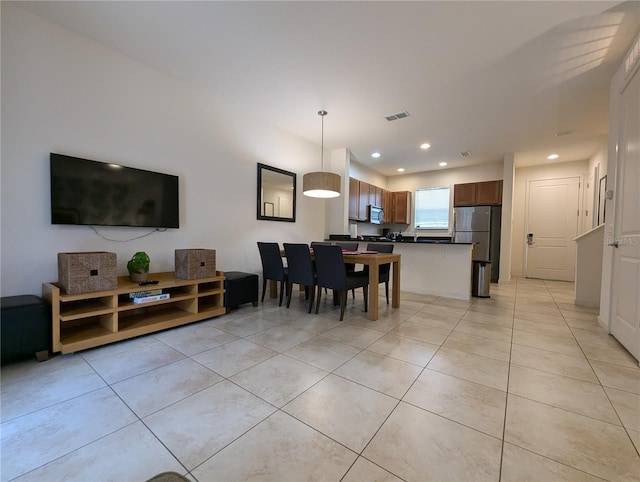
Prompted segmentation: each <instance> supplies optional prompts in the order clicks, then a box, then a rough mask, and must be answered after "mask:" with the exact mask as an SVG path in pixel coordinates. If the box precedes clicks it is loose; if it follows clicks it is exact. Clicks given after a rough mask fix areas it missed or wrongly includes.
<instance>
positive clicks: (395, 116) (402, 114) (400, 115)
mask: <svg viewBox="0 0 640 482" xmlns="http://www.w3.org/2000/svg"><path fill="white" fill-rule="evenodd" d="M410 115H411V114H409V113H408V112H407V111H406V110H405V111H404V112H400V113H398V114H393V115H388V116H386V117H385V119H387V120H388V121H389V122H391V121H394V120H398V119H404V118H405V117H409V116H410Z"/></svg>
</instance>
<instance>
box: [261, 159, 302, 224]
mask: <svg viewBox="0 0 640 482" xmlns="http://www.w3.org/2000/svg"><path fill="white" fill-rule="evenodd" d="M257 198H258V205H257V209H258V210H257V215H258V219H264V220H267V221H287V222H290V223H294V222H295V221H296V174H295V173H294V172H289V171H285V170H283V169H278V168H277V167H271V166H267V165H266V164H260V163H258V196H257Z"/></svg>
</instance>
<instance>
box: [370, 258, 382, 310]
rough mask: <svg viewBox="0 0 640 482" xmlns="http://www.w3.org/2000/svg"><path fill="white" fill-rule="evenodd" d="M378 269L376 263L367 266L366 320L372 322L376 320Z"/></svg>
mask: <svg viewBox="0 0 640 482" xmlns="http://www.w3.org/2000/svg"><path fill="white" fill-rule="evenodd" d="M379 277H380V269H379V265H378V263H373V264H371V265H369V306H368V308H367V318H369V319H370V320H372V321H375V320H377V319H378V283H379V280H380V278H379Z"/></svg>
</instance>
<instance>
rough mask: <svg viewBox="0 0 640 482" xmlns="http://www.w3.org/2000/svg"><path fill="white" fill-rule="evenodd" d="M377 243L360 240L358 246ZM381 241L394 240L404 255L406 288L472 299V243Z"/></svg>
mask: <svg viewBox="0 0 640 482" xmlns="http://www.w3.org/2000/svg"><path fill="white" fill-rule="evenodd" d="M354 241H355V240H354ZM375 243H376V242H375V241H362V240H360V241H359V247H358V249H365V248H366V247H367V245H368V244H375ZM379 243H380V244H390V243H392V244H393V245H394V248H393V252H394V253H398V254H400V255H401V257H402V261H401V265H402V268H401V270H400V284H401V286H402V290H403V291H410V292H413V293H420V294H427V295H434V296H444V297H447V298H457V299H461V300H469V299H471V273H472V262H471V260H472V254H473V244H472V243H445V242H443V243H437V242H433V243H431V242H417V243H415V242H413V239H410V240H406V241H402V242H400V241H395V242H394V241H379Z"/></svg>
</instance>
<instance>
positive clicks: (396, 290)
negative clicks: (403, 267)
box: [391, 261, 400, 308]
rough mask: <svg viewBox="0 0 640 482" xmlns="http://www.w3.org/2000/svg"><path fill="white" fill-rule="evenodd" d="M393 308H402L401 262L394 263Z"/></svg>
mask: <svg viewBox="0 0 640 482" xmlns="http://www.w3.org/2000/svg"><path fill="white" fill-rule="evenodd" d="M391 306H393V307H394V308H400V262H399V261H395V262H394V263H393V286H392V287H391Z"/></svg>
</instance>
